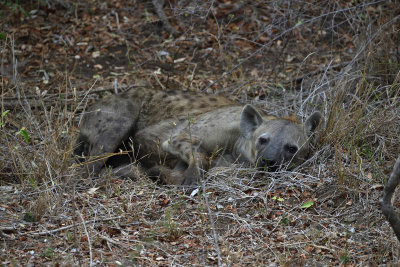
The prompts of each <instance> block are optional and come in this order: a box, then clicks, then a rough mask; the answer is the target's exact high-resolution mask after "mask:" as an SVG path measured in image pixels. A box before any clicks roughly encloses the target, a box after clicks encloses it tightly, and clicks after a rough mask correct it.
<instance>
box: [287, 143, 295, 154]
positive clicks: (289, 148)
mask: <svg viewBox="0 0 400 267" xmlns="http://www.w3.org/2000/svg"><path fill="white" fill-rule="evenodd" d="M285 150H286V151H287V152H289V153H290V154H294V153H296V152H297V150H298V149H297V147H296V146H293V145H285Z"/></svg>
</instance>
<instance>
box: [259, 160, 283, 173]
mask: <svg viewBox="0 0 400 267" xmlns="http://www.w3.org/2000/svg"><path fill="white" fill-rule="evenodd" d="M256 167H257V168H259V169H263V170H265V171H269V172H275V171H277V170H279V169H280V168H281V167H282V164H281V163H279V162H277V161H275V160H269V159H265V158H259V159H258V160H257V163H256Z"/></svg>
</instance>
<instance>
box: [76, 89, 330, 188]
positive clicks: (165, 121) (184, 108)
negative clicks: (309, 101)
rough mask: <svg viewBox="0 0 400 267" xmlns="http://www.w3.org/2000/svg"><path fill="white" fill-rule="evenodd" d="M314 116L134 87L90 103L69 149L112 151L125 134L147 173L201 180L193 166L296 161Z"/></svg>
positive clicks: (173, 180) (92, 168)
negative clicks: (299, 118)
mask: <svg viewBox="0 0 400 267" xmlns="http://www.w3.org/2000/svg"><path fill="white" fill-rule="evenodd" d="M321 120H322V115H321V113H319V112H314V113H313V114H312V115H311V116H310V117H309V118H308V119H307V120H306V122H305V124H304V125H302V124H299V123H297V122H295V121H293V120H290V119H284V118H278V117H274V116H268V115H266V114H264V113H262V112H260V111H258V110H257V109H256V108H255V107H253V106H252V105H245V106H242V105H240V104H238V103H236V102H234V101H231V100H228V99H227V98H225V97H221V96H215V95H205V94H200V93H196V92H184V91H162V90H156V89H152V88H146V87H139V88H134V89H131V90H129V91H127V92H125V93H122V94H119V95H110V96H107V97H104V98H103V99H102V100H100V101H99V102H97V103H95V104H94V105H93V106H91V107H90V108H89V110H88V111H87V112H86V113H85V114H84V116H83V119H82V122H81V126H80V134H79V138H78V146H77V148H76V150H75V154H77V155H84V156H90V157H96V156H100V155H103V154H106V153H112V152H114V151H116V150H117V148H118V147H119V146H120V145H121V143H122V142H123V141H125V140H127V139H128V138H130V137H131V139H132V140H133V148H134V150H135V152H134V153H135V156H136V158H137V159H140V162H141V165H142V166H143V167H144V168H146V169H147V170H148V173H149V174H150V175H151V176H160V178H161V180H162V181H163V182H165V183H167V184H176V185H180V184H183V185H190V184H194V183H196V182H197V180H198V178H199V177H200V174H199V168H200V169H203V170H208V169H209V168H210V167H211V166H221V165H227V164H231V163H233V162H239V163H245V162H247V163H251V164H254V165H256V166H262V167H268V168H270V169H272V170H273V169H276V168H277V167H279V166H282V165H287V164H289V163H293V164H299V163H301V162H303V161H304V160H305V158H306V157H307V155H308V153H309V137H310V136H311V135H312V133H313V132H314V131H315V129H316V128H317V126H318V125H319V124H320V122H321ZM211 158H212V159H213V160H211ZM105 163H106V162H105V160H98V161H93V162H90V163H88V164H86V168H87V170H88V171H89V172H93V173H94V174H95V175H97V174H98V173H99V172H100V170H101V169H102V167H103V166H104V164H105Z"/></svg>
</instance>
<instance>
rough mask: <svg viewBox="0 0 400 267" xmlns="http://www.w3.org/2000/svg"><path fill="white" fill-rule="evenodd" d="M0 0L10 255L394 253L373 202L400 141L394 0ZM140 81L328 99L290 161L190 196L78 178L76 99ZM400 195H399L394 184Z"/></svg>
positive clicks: (60, 259)
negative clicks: (302, 153)
mask: <svg viewBox="0 0 400 267" xmlns="http://www.w3.org/2000/svg"><path fill="white" fill-rule="evenodd" d="M26 2H27V3H24V4H21V2H18V1H12V0H5V1H1V2H0V7H1V9H0V10H1V13H0V15H1V17H0V25H1V26H0V40H1V41H0V42H1V43H0V44H1V47H0V49H1V54H0V55H1V114H2V115H1V120H0V240H1V248H0V261H1V263H2V264H3V265H12V266H14V265H23V266H25V265H44V264H46V265H57V266H60V265H62V266H69V265H78V264H79V265H84V266H86V265H97V266H101V265H110V266H117V265H123V266H129V265H133V264H137V265H142V266H149V265H185V266H187V265H195V266H211V265H221V266H242V265H254V266H260V265H269V266H281V265H282V266H291V265H293V266H294V265H306V264H308V266H326V265H340V264H341V265H342V266H356V265H357V266H365V265H386V264H387V265H396V264H398V263H399V257H400V253H399V245H398V241H397V240H396V237H395V235H394V233H393V231H392V229H391V228H390V226H389V224H388V223H387V222H386V221H385V220H384V217H383V216H382V214H381V212H380V210H379V206H378V199H379V197H380V195H381V192H382V188H383V185H384V183H385V181H386V180H387V178H388V176H389V174H390V171H391V169H392V166H393V164H394V162H395V159H396V158H397V155H398V154H399V152H400V151H399V144H400V140H399V139H400V125H399V124H400V118H399V114H400V112H399V111H400V110H399V108H400V100H399V97H400V95H399V94H400V90H399V89H400V88H399V84H400V83H399V79H400V73H399V69H400V68H399V64H400V57H399V52H400V51H399V49H400V48H399V43H400V38H399V36H400V35H399V29H400V27H399V25H400V16H399V15H398V14H399V11H400V7H399V4H398V3H397V2H396V1H310V2H309V1H224V0H218V1H184V0H182V1H181V0H179V1H177V0H176V1H166V4H165V5H164V11H165V13H166V15H167V17H168V19H169V21H170V23H171V25H172V26H173V27H174V29H175V30H176V32H177V34H174V36H175V35H176V36H175V37H172V36H170V34H169V32H168V31H166V30H165V28H163V27H162V24H161V23H160V22H159V18H158V16H157V15H156V13H155V9H154V7H153V6H152V2H151V1H148V2H146V1H144V2H142V1H125V0H114V1H101V0H93V1H74V0H71V1H69V0H57V1H34V0H32V1H26ZM143 80H145V81H147V82H150V83H151V84H153V85H154V86H156V87H160V88H161V89H169V88H175V89H176V88H178V89H180V90H201V91H205V93H218V94H223V95H233V96H235V97H236V98H237V99H238V101H241V102H243V103H248V102H252V103H254V104H255V105H257V106H258V107H260V108H263V109H265V110H267V111H269V112H271V113H273V114H276V115H286V114H287V113H290V112H294V113H296V114H297V115H298V116H299V117H300V118H304V117H305V116H306V115H308V114H310V113H311V112H312V111H314V110H320V111H321V112H323V113H324V115H325V118H326V121H325V127H324V128H323V129H321V131H320V134H319V136H318V138H317V139H318V140H317V142H316V145H315V148H314V154H313V156H312V157H311V158H310V159H309V160H308V161H307V162H306V163H305V164H304V165H303V166H300V167H299V168H297V169H295V170H293V171H285V170H282V171H280V172H276V173H268V172H263V171H259V170H254V169H247V168H243V167H241V166H232V167H230V168H215V169H212V170H211V171H210V172H209V173H208V174H207V177H205V179H204V182H203V184H202V185H201V186H200V188H198V190H195V191H193V192H192V193H191V194H190V193H188V192H183V190H182V189H181V188H176V187H169V186H164V185H158V184H156V183H154V182H152V181H151V180H149V179H148V178H146V177H145V176H144V175H142V174H141V172H140V171H139V170H138V168H137V167H136V164H135V163H134V164H133V167H132V171H135V172H136V173H137V179H136V180H134V181H133V180H124V179H120V178H118V177H112V176H110V175H104V176H103V177H101V178H100V179H96V180H91V179H82V178H81V177H79V176H78V175H77V173H78V172H77V168H76V166H74V165H73V164H74V161H73V159H72V158H71V150H72V149H73V146H74V139H75V137H76V133H77V126H78V125H79V118H80V113H81V112H82V111H83V110H84V109H85V107H86V106H87V105H88V104H90V103H92V102H93V101H94V100H95V99H97V98H98V97H100V96H101V95H104V94H109V93H114V92H115V91H122V90H124V89H125V88H126V86H128V85H133V84H138V83H140V82H141V81H143ZM394 205H395V206H398V205H400V204H399V202H398V198H396V199H395V202H394Z"/></svg>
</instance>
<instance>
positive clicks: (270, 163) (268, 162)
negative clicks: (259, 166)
mask: <svg viewBox="0 0 400 267" xmlns="http://www.w3.org/2000/svg"><path fill="white" fill-rule="evenodd" d="M266 165H267V166H269V167H272V166H275V165H276V161H275V160H266Z"/></svg>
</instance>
